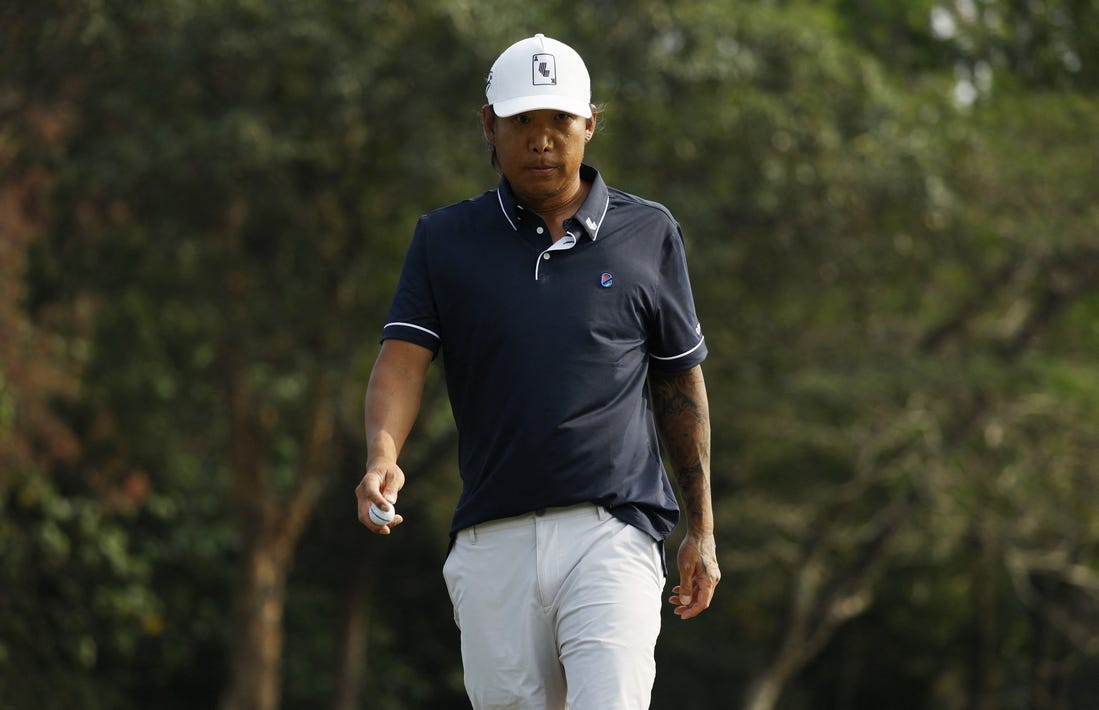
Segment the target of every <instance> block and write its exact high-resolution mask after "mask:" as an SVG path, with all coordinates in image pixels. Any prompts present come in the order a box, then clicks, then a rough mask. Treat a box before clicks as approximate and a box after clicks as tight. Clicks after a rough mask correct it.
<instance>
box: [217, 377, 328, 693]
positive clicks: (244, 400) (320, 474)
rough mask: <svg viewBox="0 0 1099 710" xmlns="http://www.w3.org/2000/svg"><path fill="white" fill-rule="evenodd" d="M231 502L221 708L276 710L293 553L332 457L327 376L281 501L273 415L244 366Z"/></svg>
mask: <svg viewBox="0 0 1099 710" xmlns="http://www.w3.org/2000/svg"><path fill="white" fill-rule="evenodd" d="M229 407H230V420H231V427H232V441H231V444H230V450H229V457H230V460H231V463H232V470H233V503H234V507H235V508H236V513H237V517H238V524H239V528H240V530H241V536H242V538H243V541H244V552H243V554H244V559H243V561H242V562H243V570H242V574H241V578H240V579H239V580H238V582H237V593H236V609H235V611H236V617H235V619H234V622H235V623H234V627H233V637H232V639H231V644H232V656H231V658H230V666H229V670H230V678H229V686H228V687H227V688H226V690H225V694H224V695H223V696H222V700H221V710H278V707H279V703H280V701H281V692H282V649H283V626H282V622H283V611H284V608H285V602H286V584H287V579H288V578H289V575H290V567H291V565H292V564H293V561H294V552H295V550H296V549H297V545H298V541H299V540H300V539H301V536H302V534H303V533H304V531H305V526H306V524H307V523H308V521H309V518H310V516H311V515H312V513H313V509H314V508H315V507H316V503H317V499H318V498H319V497H320V494H321V492H322V490H323V489H324V482H325V478H326V473H327V472H328V471H329V466H330V462H331V461H332V460H333V458H332V455H331V454H332V452H331V449H332V440H333V431H334V425H335V398H334V395H333V387H332V385H331V383H330V382H329V381H328V379H327V378H325V377H321V378H318V379H317V380H316V381H315V382H314V383H313V387H312V402H311V409H310V415H309V416H308V417H307V418H306V421H307V422H308V425H307V427H306V430H305V431H303V432H301V434H300V441H301V444H302V455H301V459H300V461H299V465H298V473H297V478H296V480H295V482H294V486H293V488H292V489H291V490H290V491H289V492H288V493H287V494H285V495H282V496H280V495H279V494H278V493H277V492H276V491H275V486H274V484H273V482H272V480H271V471H270V467H269V465H268V459H267V457H268V449H269V446H270V441H271V440H272V438H273V432H272V431H271V426H272V425H271V424H270V423H269V422H271V421H274V420H275V419H276V418H275V417H270V416H265V414H264V411H265V410H264V406H263V404H262V403H261V402H260V401H259V400H258V399H257V398H256V396H255V394H254V393H253V391H252V390H251V388H250V386H249V384H248V377H247V374H246V371H245V369H244V368H243V367H237V368H233V370H232V375H231V377H230V383H229Z"/></svg>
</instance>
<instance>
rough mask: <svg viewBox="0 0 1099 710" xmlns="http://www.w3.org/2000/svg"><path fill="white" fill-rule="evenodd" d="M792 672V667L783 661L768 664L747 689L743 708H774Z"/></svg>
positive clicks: (746, 709)
mask: <svg viewBox="0 0 1099 710" xmlns="http://www.w3.org/2000/svg"><path fill="white" fill-rule="evenodd" d="M793 672H794V671H793V668H790V667H788V665H787V664H783V663H772V664H771V665H770V666H768V667H767V669H766V670H764V671H763V672H762V673H761V674H760V675H759V677H758V678H756V680H755V682H753V683H752V686H751V688H749V689H748V695H747V696H746V697H745V699H744V710H774V708H775V705H777V704H778V699H779V698H780V697H781V696H782V691H783V690H784V689H785V688H786V684H787V683H789V682H790V677H791V676H792V675H793Z"/></svg>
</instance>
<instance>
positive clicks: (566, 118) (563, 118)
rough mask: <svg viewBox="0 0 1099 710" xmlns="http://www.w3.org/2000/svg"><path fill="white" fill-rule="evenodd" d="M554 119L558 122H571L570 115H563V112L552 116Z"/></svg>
mask: <svg viewBox="0 0 1099 710" xmlns="http://www.w3.org/2000/svg"><path fill="white" fill-rule="evenodd" d="M554 118H555V119H557V120H558V121H571V120H572V114H571V113H565V112H564V111H562V112H561V113H559V114H557V115H556V116H554Z"/></svg>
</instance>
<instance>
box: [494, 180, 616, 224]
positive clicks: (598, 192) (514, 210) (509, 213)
mask: <svg viewBox="0 0 1099 710" xmlns="http://www.w3.org/2000/svg"><path fill="white" fill-rule="evenodd" d="M580 179H581V180H584V181H585V182H590V183H591V190H590V191H589V192H588V196H587V198H586V199H585V200H584V204H582V205H580V209H578V210H577V211H576V215H575V219H576V221H577V222H578V223H579V224H580V226H581V227H582V228H583V229H584V231H585V232H587V234H588V236H589V237H591V240H592V241H593V242H594V241H595V240H596V238H597V237H598V236H599V228H600V227H601V226H602V225H603V219H604V218H605V217H606V216H607V208H608V207H609V206H610V191H609V190H608V189H607V184H606V183H605V182H603V176H602V175H600V174H599V171H598V170H596V169H595V168H593V167H592V166H590V165H584V164H582V165H581V166H580ZM496 198H497V200H498V201H499V203H500V210H501V211H502V212H503V213H504V217H506V218H507V221H508V223H509V224H510V225H511V228H512V229H514V230H516V231H518V230H519V225H520V224H521V223H522V221H523V219H524V216H525V215H526V213H527V210H526V208H524V207H523V206H522V205H521V204H519V202H518V201H517V200H516V199H515V193H513V192H512V191H511V185H510V184H509V183H508V180H507V178H506V177H503V176H501V177H500V185H499V187H498V188H497V190H496Z"/></svg>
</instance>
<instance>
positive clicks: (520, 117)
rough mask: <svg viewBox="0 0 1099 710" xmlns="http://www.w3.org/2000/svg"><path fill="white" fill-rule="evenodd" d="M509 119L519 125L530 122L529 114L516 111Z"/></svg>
mask: <svg viewBox="0 0 1099 710" xmlns="http://www.w3.org/2000/svg"><path fill="white" fill-rule="evenodd" d="M511 120H512V121H513V122H515V123H518V124H519V125H521V126H525V125H526V124H528V123H530V116H528V115H527V114H525V113H518V114H516V115H515V116H513V117H512V119H511Z"/></svg>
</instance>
